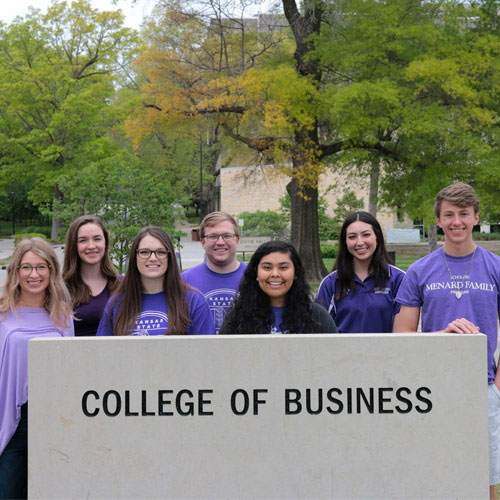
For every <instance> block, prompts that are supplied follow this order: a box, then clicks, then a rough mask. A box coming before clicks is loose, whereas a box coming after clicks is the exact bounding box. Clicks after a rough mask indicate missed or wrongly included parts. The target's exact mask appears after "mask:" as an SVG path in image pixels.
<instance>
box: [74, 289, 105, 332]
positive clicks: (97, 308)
mask: <svg viewBox="0 0 500 500" xmlns="http://www.w3.org/2000/svg"><path fill="white" fill-rule="evenodd" d="M108 300H109V285H106V286H105V287H104V288H103V290H102V292H101V293H100V294H99V295H96V296H95V297H94V296H92V298H91V299H90V302H87V303H86V304H80V305H79V306H78V307H77V308H75V315H74V319H75V337H83V336H93V335H95V334H96V332H97V327H98V326H99V321H100V320H101V316H102V312H103V311H104V308H105V307H106V304H107V302H108Z"/></svg>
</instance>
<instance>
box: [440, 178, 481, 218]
mask: <svg viewBox="0 0 500 500" xmlns="http://www.w3.org/2000/svg"><path fill="white" fill-rule="evenodd" d="M443 201H447V202H448V203H451V204H452V205H456V206H457V207H460V208H465V207H474V213H475V214H477V213H479V198H478V196H477V194H476V191H474V188H473V187H472V186H470V185H469V184H465V182H454V183H453V184H450V185H449V186H446V187H445V188H444V189H441V191H439V193H438V194H437V196H436V201H435V202H434V213H435V214H436V217H439V216H440V214H441V203H443Z"/></svg>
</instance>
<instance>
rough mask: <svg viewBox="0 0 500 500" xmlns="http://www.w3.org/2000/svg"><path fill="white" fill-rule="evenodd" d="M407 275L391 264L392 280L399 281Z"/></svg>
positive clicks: (390, 273) (390, 274)
mask: <svg viewBox="0 0 500 500" xmlns="http://www.w3.org/2000/svg"><path fill="white" fill-rule="evenodd" d="M405 274H406V273H405V272H404V271H403V270H402V269H399V267H396V266H394V265H392V264H389V277H390V279H398V278H400V277H401V278H402V277H403V276H404V275H405Z"/></svg>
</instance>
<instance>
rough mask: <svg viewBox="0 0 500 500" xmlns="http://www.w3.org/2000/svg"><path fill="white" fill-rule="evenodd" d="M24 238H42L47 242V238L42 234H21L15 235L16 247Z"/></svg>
mask: <svg viewBox="0 0 500 500" xmlns="http://www.w3.org/2000/svg"><path fill="white" fill-rule="evenodd" d="M24 238H42V239H44V240H46V239H47V238H46V236H45V235H44V234H42V233H19V234H15V235H14V245H17V244H18V243H19V242H20V241H21V240H22V239H24Z"/></svg>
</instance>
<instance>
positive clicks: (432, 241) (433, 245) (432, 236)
mask: <svg viewBox="0 0 500 500" xmlns="http://www.w3.org/2000/svg"><path fill="white" fill-rule="evenodd" d="M428 234H429V253H431V252H434V250H437V247H438V241H437V224H431V227H430V228H429V233H428Z"/></svg>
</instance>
